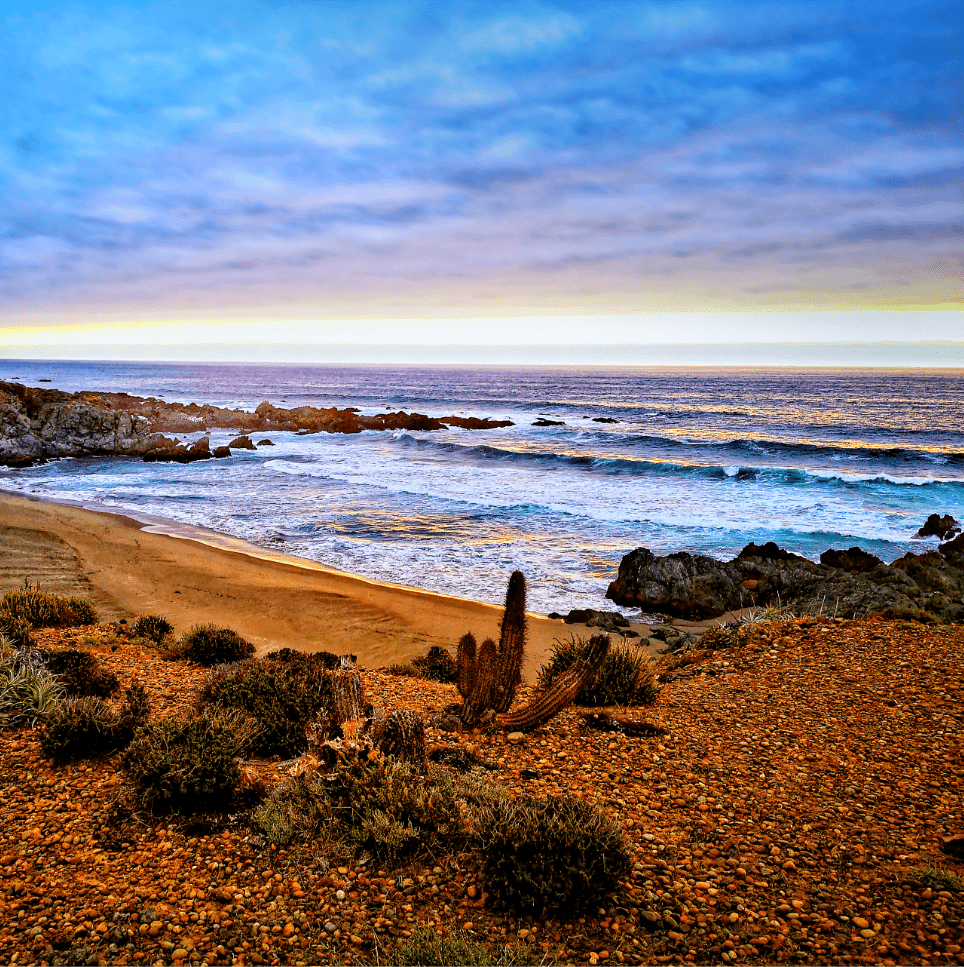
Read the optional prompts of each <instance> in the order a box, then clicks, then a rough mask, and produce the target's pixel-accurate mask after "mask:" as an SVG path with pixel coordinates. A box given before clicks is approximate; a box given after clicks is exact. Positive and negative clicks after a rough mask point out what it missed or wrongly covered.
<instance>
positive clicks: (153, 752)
mask: <svg viewBox="0 0 964 967" xmlns="http://www.w3.org/2000/svg"><path fill="white" fill-rule="evenodd" d="M254 731H255V726H254V723H253V722H252V720H251V719H247V718H245V717H244V716H242V715H240V714H238V713H237V712H225V711H221V712H216V713H214V714H208V715H202V716H199V717H198V718H194V719H189V720H187V721H177V720H172V719H167V720H165V721H163V722H155V723H153V724H151V725H147V726H141V727H140V728H139V729H137V731H136V732H135V733H134V739H133V741H132V742H131V744H130V745H129V746H128V747H127V750H126V752H125V753H124V767H125V769H126V770H127V775H128V779H129V780H130V783H131V786H132V787H133V789H134V792H135V794H136V795H137V796H138V798H139V799H140V801H141V802H142V803H143V804H144V805H145V806H146V807H147V808H148V809H151V810H153V811H154V812H158V813H167V812H184V813H193V812H203V811H205V810H209V809H216V808H218V807H222V808H223V807H224V806H225V805H226V804H227V803H229V802H230V801H231V799H232V798H233V797H234V795H235V794H236V793H237V791H238V789H239V787H240V784H241V771H240V769H239V768H238V764H237V762H236V761H235V760H236V758H237V756H239V755H240V754H241V753H242V752H243V751H245V750H246V749H247V748H248V746H249V745H250V742H251V738H252V736H253V734H254Z"/></svg>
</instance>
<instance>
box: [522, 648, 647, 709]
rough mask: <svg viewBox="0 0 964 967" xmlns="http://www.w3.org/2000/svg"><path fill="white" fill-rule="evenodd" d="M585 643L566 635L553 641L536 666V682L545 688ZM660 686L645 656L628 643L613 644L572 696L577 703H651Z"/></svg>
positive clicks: (571, 660) (577, 655)
mask: <svg viewBox="0 0 964 967" xmlns="http://www.w3.org/2000/svg"><path fill="white" fill-rule="evenodd" d="M584 648H585V642H584V641H582V640H579V639H575V638H570V639H569V640H568V641H559V642H556V645H555V647H554V648H553V651H552V656H551V657H550V659H549V661H548V662H547V663H546V664H545V665H543V666H542V668H540V669H539V674H538V678H537V681H538V683H539V686H540V688H543V689H546V688H549V686H550V685H552V683H553V682H554V681H555V680H556V678H557V677H558V676H559V675H561V674H562V673H563V672H565V671H568V670H569V668H570V667H571V666H572V665H573V664H574V663H575V661H576V659H577V658H578V657H579V656H580V655H581V654H582V651H583V649H584ZM659 692H660V687H659V683H658V682H657V679H656V673H655V671H654V670H653V666H652V663H651V662H650V660H649V658H647V657H646V656H645V655H643V654H642V653H641V652H639V650H638V649H636V648H633V647H632V646H626V645H621V646H620V645H617V646H616V647H614V648H610V649H609V654H608V655H607V656H606V660H605V661H604V662H603V666H602V668H601V669H600V670H599V674H598V675H597V676H596V678H595V680H594V681H592V682H590V683H589V684H588V685H586V686H584V687H583V688H582V689H581V690H580V691H579V694H578V695H577V696H576V704H577V705H588V706H592V707H598V706H601V705H652V704H653V703H654V702H655V701H656V699H657V698H659Z"/></svg>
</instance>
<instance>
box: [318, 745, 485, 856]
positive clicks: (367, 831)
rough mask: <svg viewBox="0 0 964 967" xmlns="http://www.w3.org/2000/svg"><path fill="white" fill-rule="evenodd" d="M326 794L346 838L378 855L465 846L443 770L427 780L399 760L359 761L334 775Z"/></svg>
mask: <svg viewBox="0 0 964 967" xmlns="http://www.w3.org/2000/svg"><path fill="white" fill-rule="evenodd" d="M326 792H327V795H328V797H329V799H330V801H331V804H332V809H333V812H334V815H335V817H336V818H337V819H338V820H339V821H340V822H341V823H342V825H343V826H344V827H345V829H346V832H347V837H348V839H349V840H350V841H351V842H352V843H353V844H354V845H356V846H358V847H360V848H363V849H366V850H368V851H369V852H371V853H373V854H374V855H376V856H380V857H385V858H390V859H398V858H399V857H401V856H404V855H409V854H413V853H419V852H423V851H429V852H433V853H440V852H446V851H448V850H451V849H453V848H456V847H457V846H458V845H459V844H460V843H464V842H465V841H466V838H467V834H468V828H467V825H466V820H465V816H464V814H463V810H462V808H461V806H460V803H459V797H458V794H457V791H456V788H455V785H454V783H453V782H452V781H451V779H450V778H449V776H448V775H447V774H446V773H444V772H442V771H437V772H434V773H432V774H430V775H429V776H427V777H423V776H421V775H420V774H419V772H418V770H417V768H415V767H414V766H413V765H411V764H409V763H407V762H400V761H398V760H396V759H392V758H388V757H385V758H377V759H374V760H369V759H356V760H354V761H352V762H350V763H348V764H347V765H345V766H344V767H343V768H341V769H340V770H339V771H338V772H337V773H336V774H335V776H334V778H333V779H332V780H331V781H330V782H329V783H328V785H327V788H326Z"/></svg>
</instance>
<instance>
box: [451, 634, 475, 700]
mask: <svg viewBox="0 0 964 967" xmlns="http://www.w3.org/2000/svg"><path fill="white" fill-rule="evenodd" d="M477 647H478V646H477V645H476V643H475V635H473V634H472V632H471V631H470V632H469V633H468V634H467V635H462V638H461V639H460V641H459V648H458V652H457V653H456V659H455V660H456V665H457V666H458V679H457V682H458V689H459V695H461V696H462V698H463V699H465V698H468V697H469V696H470V695H471V694H472V689H473V688H475V652H476V649H477Z"/></svg>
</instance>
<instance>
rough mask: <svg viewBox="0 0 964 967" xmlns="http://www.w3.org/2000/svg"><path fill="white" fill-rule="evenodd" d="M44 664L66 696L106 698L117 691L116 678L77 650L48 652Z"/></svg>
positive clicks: (96, 661) (94, 658)
mask: <svg viewBox="0 0 964 967" xmlns="http://www.w3.org/2000/svg"><path fill="white" fill-rule="evenodd" d="M46 663H47V667H48V668H49V669H50V670H51V671H52V672H53V673H54V674H55V675H56V676H57V677H58V678H59V679H60V681H61V684H62V685H63V686H64V690H65V691H66V692H67V694H68V695H74V696H82V695H95V696H97V697H99V698H107V696H108V695H113V694H114V692H116V691H117V689H118V681H117V676H116V675H115V674H114V673H113V672H112V671H109V670H107V669H105V668H104V667H103V665H102V664H101V662H100V661H98V660H97V658H96V657H95V656H94V655H92V654H90V653H89V652H86V651H80V650H79V649H77V648H64V649H61V650H60V651H48V652H47V653H46Z"/></svg>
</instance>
